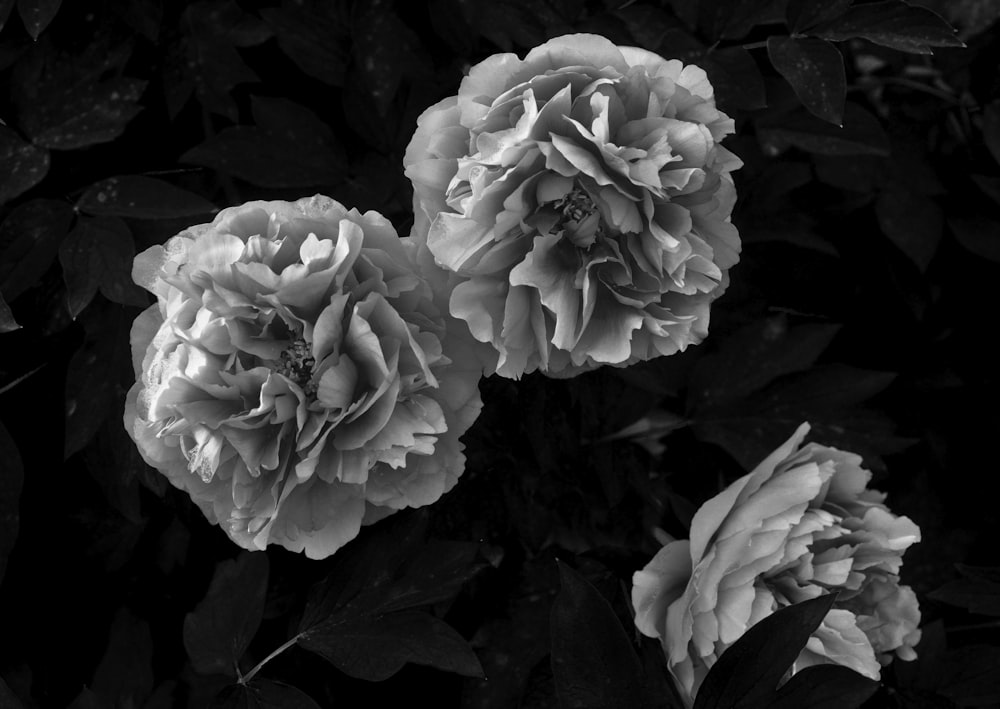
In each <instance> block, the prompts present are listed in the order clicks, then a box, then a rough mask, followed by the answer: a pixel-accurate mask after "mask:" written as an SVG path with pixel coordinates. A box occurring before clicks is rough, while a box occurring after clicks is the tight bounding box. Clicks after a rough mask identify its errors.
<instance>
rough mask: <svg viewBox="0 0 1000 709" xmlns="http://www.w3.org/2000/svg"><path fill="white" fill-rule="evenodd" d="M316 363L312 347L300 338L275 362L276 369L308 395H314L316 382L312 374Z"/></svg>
mask: <svg viewBox="0 0 1000 709" xmlns="http://www.w3.org/2000/svg"><path fill="white" fill-rule="evenodd" d="M315 364H316V359H315V358H314V357H313V356H312V348H311V347H310V346H309V344H308V343H307V342H306V341H305V340H303V339H302V338H299V339H297V340H295V341H293V342H292V344H291V345H289V346H288V347H287V348H285V350H284V351H283V352H282V353H281V359H280V361H279V362H276V363H275V366H274V371H275V372H277V373H278V374H281V375H282V376H284V377H287V378H288V379H290V380H291V381H293V382H295V383H296V384H298V385H299V386H300V387H301V388H302V391H304V392H305V393H306V396H314V395H315V394H316V384H314V383H313V381H312V374H313V366H314V365H315Z"/></svg>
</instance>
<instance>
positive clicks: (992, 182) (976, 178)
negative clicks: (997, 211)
mask: <svg viewBox="0 0 1000 709" xmlns="http://www.w3.org/2000/svg"><path fill="white" fill-rule="evenodd" d="M972 181H973V182H975V183H976V186H977V187H979V189H981V190H982V191H983V194H985V195H986V196H987V197H989V198H990V199H992V200H993V201H994V202H995V203H996V204H997V205H1000V177H989V176H987V175H972Z"/></svg>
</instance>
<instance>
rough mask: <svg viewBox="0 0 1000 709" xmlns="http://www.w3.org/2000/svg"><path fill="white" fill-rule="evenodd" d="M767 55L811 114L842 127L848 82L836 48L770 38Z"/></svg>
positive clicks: (821, 43)
mask: <svg viewBox="0 0 1000 709" xmlns="http://www.w3.org/2000/svg"><path fill="white" fill-rule="evenodd" d="M767 54H768V56H769V57H770V58H771V63H772V64H773V65H774V68H775V69H777V70H778V73H779V74H781V75H782V76H783V77H785V79H786V80H787V81H788V83H789V84H791V85H792V89H793V90H794V91H795V95H796V96H798V97H799V100H800V101H802V103H803V105H805V107H806V108H807V109H809V112H810V113H812V114H813V115H814V116H816V117H818V118H821V119H823V120H824V121H827V122H829V123H832V124H834V125H836V126H840V125H842V121H843V117H844V100H845V99H846V98H847V79H846V77H845V75H844V58H843V57H842V56H841V54H840V52H839V51H838V50H837V48H836V47H834V46H833V45H832V44H830V43H829V42H827V41H826V40H824V39H793V38H791V37H770V38H769V39H768V40H767Z"/></svg>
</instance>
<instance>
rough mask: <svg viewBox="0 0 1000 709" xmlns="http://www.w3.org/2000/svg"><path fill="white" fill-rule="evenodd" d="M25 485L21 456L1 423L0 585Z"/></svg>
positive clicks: (15, 533) (16, 524) (15, 534)
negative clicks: (22, 488) (22, 489)
mask: <svg viewBox="0 0 1000 709" xmlns="http://www.w3.org/2000/svg"><path fill="white" fill-rule="evenodd" d="M23 484H24V466H23V464H22V463H21V454H20V452H19V451H18V449H17V445H16V444H15V443H14V441H13V439H11V437H10V434H9V433H7V429H6V428H4V425H3V424H2V423H0V583H3V576H4V572H5V571H6V569H7V557H8V556H9V555H10V552H11V550H12V549H13V548H14V543H15V542H16V541H17V529H18V526H19V524H20V500H21V487H22V485H23Z"/></svg>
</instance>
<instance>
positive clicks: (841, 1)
mask: <svg viewBox="0 0 1000 709" xmlns="http://www.w3.org/2000/svg"><path fill="white" fill-rule="evenodd" d="M850 5H851V0H789V1H788V6H787V7H786V8H785V23H786V24H787V25H788V29H789V30H791V31H792V32H794V33H798V32H802V31H803V30H807V29H809V28H810V27H813V26H814V25H817V24H819V23H820V22H826V21H828V20H832V19H834V18H836V17H839V16H840V15H841V14H843V12H844V10H846V9H847V8H848V7H850Z"/></svg>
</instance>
